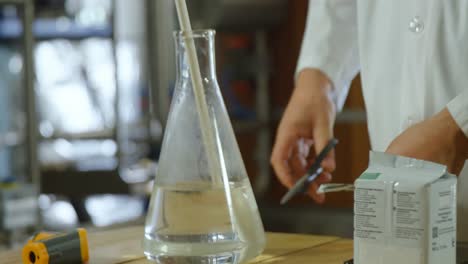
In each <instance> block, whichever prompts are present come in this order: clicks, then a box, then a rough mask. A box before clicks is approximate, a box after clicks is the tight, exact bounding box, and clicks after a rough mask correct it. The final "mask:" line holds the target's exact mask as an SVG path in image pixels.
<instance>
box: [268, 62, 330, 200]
mask: <svg viewBox="0 0 468 264" xmlns="http://www.w3.org/2000/svg"><path fill="white" fill-rule="evenodd" d="M335 116H336V110H335V105H334V103H333V97H332V87H331V83H330V81H329V80H328V78H327V77H326V76H325V75H324V74H323V73H321V72H320V71H318V70H312V69H307V70H304V71H302V72H301V73H300V75H299V77H298V80H297V87H296V88H295V89H294V92H293V95H292V97H291V99H290V101H289V104H288V106H287V108H286V111H285V113H284V115H283V118H282V120H281V122H280V125H279V128H278V132H277V135H276V142H275V145H274V147H273V153H272V156H271V164H272V166H273V168H274V170H275V172H276V174H277V176H278V179H279V180H280V181H281V183H282V184H283V185H284V186H286V187H287V188H291V187H292V186H293V185H294V183H295V182H296V181H297V180H298V179H299V178H300V177H302V176H303V175H304V174H305V173H306V171H307V169H308V167H309V166H310V165H311V164H312V163H313V161H314V159H315V156H316V155H317V154H318V153H319V152H320V151H321V150H322V149H323V148H324V147H325V145H326V144H327V143H328V141H329V140H330V139H331V138H332V137H333V125H334V121H335ZM322 167H323V169H324V173H322V175H320V176H319V177H318V178H317V179H316V180H315V181H314V182H313V183H312V184H311V187H310V189H309V192H308V193H309V195H310V196H311V197H312V198H313V199H314V200H315V201H316V202H318V203H323V202H324V200H325V196H324V195H323V194H317V189H318V187H319V186H320V184H322V183H326V182H329V181H331V173H332V172H333V171H334V170H335V157H334V152H333V151H331V152H330V153H329V155H328V156H327V158H326V159H325V160H324V161H323V162H322Z"/></svg>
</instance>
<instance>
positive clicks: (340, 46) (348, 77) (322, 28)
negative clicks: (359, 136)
mask: <svg viewBox="0 0 468 264" xmlns="http://www.w3.org/2000/svg"><path fill="white" fill-rule="evenodd" d="M357 42H358V40H357V10H356V1H355V0H310V1H309V11H308V15H307V23H306V29H305V32H304V37H303V40H302V48H301V53H300V56H299V60H298V63H297V67H296V75H295V76H296V78H297V76H298V74H299V73H300V72H301V71H302V70H303V69H306V68H314V69H319V70H321V71H322V72H323V73H324V74H325V75H327V77H328V78H329V79H330V81H331V82H332V84H333V87H334V90H335V103H336V106H337V110H338V111H339V110H341V109H342V107H343V104H344V101H345V99H346V97H347V95H348V90H349V86H350V84H351V81H352V80H353V78H354V77H355V76H356V74H357V73H358V72H359V54H358V43H357Z"/></svg>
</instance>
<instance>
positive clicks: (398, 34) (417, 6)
mask: <svg viewBox="0 0 468 264" xmlns="http://www.w3.org/2000/svg"><path fill="white" fill-rule="evenodd" d="M304 68H317V69H320V70H322V71H323V72H324V73H325V74H326V75H327V76H328V77H329V78H330V80H331V81H332V82H333V85H334V88H335V90H336V104H337V107H338V109H341V107H342V106H343V103H344V100H345V98H346V96H347V93H348V88H349V84H350V82H351V80H352V79H353V78H354V77H355V76H356V74H357V73H358V72H359V71H360V72H361V80H362V87H363V94H364V99H365V104H366V109H367V117H368V129H369V134H370V139H371V145H372V148H373V149H374V150H377V151H385V150H386V148H387V147H388V145H389V144H390V142H391V141H392V140H393V139H394V138H395V137H396V136H397V135H398V134H400V133H401V132H402V131H404V130H405V129H406V128H407V127H409V126H410V125H412V124H415V123H417V122H419V121H422V120H424V119H426V118H429V117H430V116H432V115H434V114H436V113H437V112H439V111H441V110H442V109H443V108H444V107H447V108H448V109H449V111H450V113H451V114H452V116H453V117H454V119H455V120H456V122H457V124H458V125H459V126H460V128H461V129H462V130H463V131H464V133H465V134H466V135H467V136H468V1H467V0H449V1H444V0H391V1H384V0H381V1H377V0H310V4H309V14H308V18H307V25H306V31H305V34H304V39H303V43H302V50H301V55H300V58H299V61H298V65H297V71H296V72H297V73H299V72H300V71H301V70H302V69H304ZM467 180H468V166H465V170H464V172H462V175H461V176H460V181H459V199H458V203H459V212H458V214H459V216H461V217H463V218H464V219H465V220H464V222H466V221H468V184H467V182H468V181H467ZM462 190H464V192H465V193H463V191H462ZM463 195H464V196H465V197H462V196H463ZM462 203H463V205H462ZM464 215H466V216H464ZM465 226H468V225H465ZM459 231H460V232H459V239H461V240H465V241H468V227H462V225H461V221H460V220H459Z"/></svg>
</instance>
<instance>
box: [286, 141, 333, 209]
mask: <svg viewBox="0 0 468 264" xmlns="http://www.w3.org/2000/svg"><path fill="white" fill-rule="evenodd" d="M336 144H338V139H336V138H332V139H330V141H328V143H327V145H326V146H325V148H324V149H323V150H322V151H321V152H320V153H319V155H318V156H317V158H316V159H315V161H314V163H313V164H312V166H311V167H310V168H309V169H308V170H307V172H306V174H305V175H304V176H302V178H300V179H299V180H298V181H297V182H296V184H294V186H293V187H292V188H291V189H290V190H289V191H288V192H287V193H286V194H285V195H284V196H283V198H281V204H286V203H287V202H288V201H289V200H291V198H293V197H294V196H296V195H297V194H298V193H304V192H305V191H306V190H307V189H308V187H309V185H310V184H311V183H312V182H313V181H314V180H315V179H316V178H317V177H318V176H319V175H320V174H321V173H322V172H323V168H322V166H321V163H322V161H323V160H324V159H325V157H326V156H327V155H328V153H329V152H330V151H331V150H332V149H333V148H335V146H336Z"/></svg>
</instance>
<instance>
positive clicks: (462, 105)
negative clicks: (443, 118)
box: [447, 89, 468, 137]
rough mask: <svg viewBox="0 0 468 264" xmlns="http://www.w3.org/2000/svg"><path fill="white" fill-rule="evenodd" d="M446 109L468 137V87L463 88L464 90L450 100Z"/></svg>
mask: <svg viewBox="0 0 468 264" xmlns="http://www.w3.org/2000/svg"><path fill="white" fill-rule="evenodd" d="M447 109H448V110H449V112H450V114H452V117H453V119H455V122H457V124H458V126H459V127H460V128H461V130H462V131H463V132H464V133H465V135H466V136H467V137H468V89H465V91H463V92H462V93H461V94H459V95H458V96H457V97H455V98H454V99H453V100H452V101H450V102H449V104H448V105H447Z"/></svg>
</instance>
